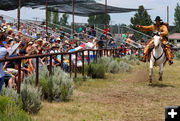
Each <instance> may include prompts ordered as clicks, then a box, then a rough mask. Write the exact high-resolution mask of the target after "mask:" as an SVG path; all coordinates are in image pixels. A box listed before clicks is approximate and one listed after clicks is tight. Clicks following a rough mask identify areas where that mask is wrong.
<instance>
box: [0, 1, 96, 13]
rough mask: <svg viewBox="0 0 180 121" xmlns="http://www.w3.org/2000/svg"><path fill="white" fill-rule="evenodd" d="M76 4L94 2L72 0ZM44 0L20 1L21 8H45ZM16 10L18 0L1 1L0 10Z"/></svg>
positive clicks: (54, 3)
mask: <svg viewBox="0 0 180 121" xmlns="http://www.w3.org/2000/svg"><path fill="white" fill-rule="evenodd" d="M74 2H75V3H78V2H81V3H83V2H95V1H94V0H74ZM69 3H72V0H48V5H49V6H51V5H59V4H69ZM45 4H46V0H21V7H32V8H39V7H42V6H45ZM17 8H18V0H1V4H0V10H6V11H8V10H14V9H17Z"/></svg>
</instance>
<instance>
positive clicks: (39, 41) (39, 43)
mask: <svg viewBox="0 0 180 121" xmlns="http://www.w3.org/2000/svg"><path fill="white" fill-rule="evenodd" d="M37 43H38V47H37V49H38V51H39V52H38V54H42V51H43V48H42V44H43V40H42V39H41V38H40V39H38V40H37Z"/></svg>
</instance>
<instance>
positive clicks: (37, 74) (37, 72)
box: [36, 57, 39, 87]
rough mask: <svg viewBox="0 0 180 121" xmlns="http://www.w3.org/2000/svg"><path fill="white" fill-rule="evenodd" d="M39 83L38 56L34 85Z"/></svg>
mask: <svg viewBox="0 0 180 121" xmlns="http://www.w3.org/2000/svg"><path fill="white" fill-rule="evenodd" d="M38 84H39V58H38V57H37V58H36V87H37V86H38Z"/></svg>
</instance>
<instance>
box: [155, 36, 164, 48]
mask: <svg viewBox="0 0 180 121" xmlns="http://www.w3.org/2000/svg"><path fill="white" fill-rule="evenodd" d="M161 39H162V38H161V37H160V36H158V35H155V36H154V37H153V40H154V48H155V49H157V48H159V46H161Z"/></svg>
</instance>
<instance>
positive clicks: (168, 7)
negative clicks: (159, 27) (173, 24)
mask: <svg viewBox="0 0 180 121" xmlns="http://www.w3.org/2000/svg"><path fill="white" fill-rule="evenodd" d="M167 22H168V23H169V6H167Z"/></svg>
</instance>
